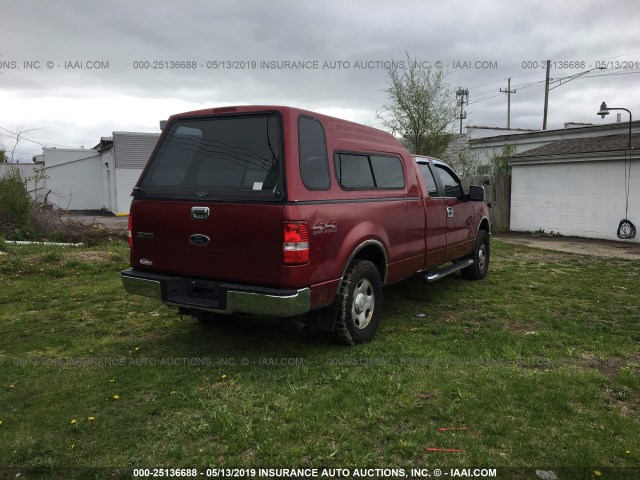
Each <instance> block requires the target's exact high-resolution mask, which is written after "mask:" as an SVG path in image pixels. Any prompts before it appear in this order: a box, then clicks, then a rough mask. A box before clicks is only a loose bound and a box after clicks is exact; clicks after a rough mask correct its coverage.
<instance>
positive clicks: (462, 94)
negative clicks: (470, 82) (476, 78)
mask: <svg viewBox="0 0 640 480" xmlns="http://www.w3.org/2000/svg"><path fill="white" fill-rule="evenodd" d="M456 98H457V100H458V105H459V106H460V115H459V116H457V117H456V119H460V133H462V120H464V119H465V118H467V112H465V111H464V105H465V103H466V104H467V105H469V89H467V88H462V87H458V89H457V90H456ZM465 99H466V100H465Z"/></svg>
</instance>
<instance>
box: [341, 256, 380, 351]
mask: <svg viewBox="0 0 640 480" xmlns="http://www.w3.org/2000/svg"><path fill="white" fill-rule="evenodd" d="M381 310H382V280H381V278H380V272H378V269H377V268H376V267H375V265H374V264H373V263H371V262H369V261H367V260H354V261H353V263H351V265H350V266H349V268H348V269H347V273H346V274H345V276H344V279H343V281H342V285H341V287H340V300H339V308H338V318H337V319H336V324H335V328H334V330H333V335H334V338H335V339H336V341H337V342H338V343H341V344H343V345H354V344H356V343H365V342H368V341H369V340H371V339H372V338H373V336H374V335H375V333H376V330H377V329H378V323H379V322H380V313H381Z"/></svg>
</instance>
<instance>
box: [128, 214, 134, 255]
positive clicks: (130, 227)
mask: <svg viewBox="0 0 640 480" xmlns="http://www.w3.org/2000/svg"><path fill="white" fill-rule="evenodd" d="M127 230H129V248H130V249H131V250H133V235H132V232H131V231H132V230H133V213H131V212H129V223H128V224H127Z"/></svg>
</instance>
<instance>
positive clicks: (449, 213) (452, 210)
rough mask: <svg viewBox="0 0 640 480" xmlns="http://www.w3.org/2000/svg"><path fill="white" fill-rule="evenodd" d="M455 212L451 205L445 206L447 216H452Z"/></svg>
mask: <svg viewBox="0 0 640 480" xmlns="http://www.w3.org/2000/svg"><path fill="white" fill-rule="evenodd" d="M454 213H456V212H455V210H454V209H453V207H447V217H449V218H453V214H454Z"/></svg>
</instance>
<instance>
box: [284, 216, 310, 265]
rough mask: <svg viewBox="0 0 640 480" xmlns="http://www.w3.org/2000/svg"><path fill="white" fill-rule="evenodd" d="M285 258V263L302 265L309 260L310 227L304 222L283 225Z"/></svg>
mask: <svg viewBox="0 0 640 480" xmlns="http://www.w3.org/2000/svg"><path fill="white" fill-rule="evenodd" d="M282 234H283V240H284V241H283V243H282V250H283V254H284V255H283V259H284V264H285V265H300V264H303V263H307V262H308V261H309V227H308V226H307V224H306V223H304V222H286V223H284V224H283V225H282Z"/></svg>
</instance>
